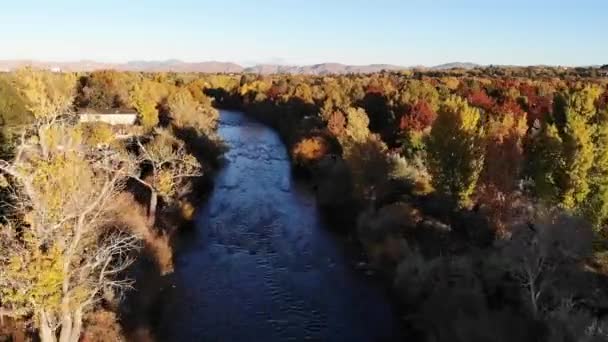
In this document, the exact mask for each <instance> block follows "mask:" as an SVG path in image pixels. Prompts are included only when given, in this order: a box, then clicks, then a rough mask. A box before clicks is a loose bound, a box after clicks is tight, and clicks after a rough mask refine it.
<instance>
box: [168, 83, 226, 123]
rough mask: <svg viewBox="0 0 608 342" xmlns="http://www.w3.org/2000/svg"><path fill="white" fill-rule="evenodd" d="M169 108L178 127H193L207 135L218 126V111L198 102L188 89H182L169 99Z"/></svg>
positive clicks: (209, 104) (209, 105)
mask: <svg viewBox="0 0 608 342" xmlns="http://www.w3.org/2000/svg"><path fill="white" fill-rule="evenodd" d="M167 107H168V108H169V112H170V114H171V119H173V124H174V125H175V126H177V127H182V128H184V127H193V128H196V129H197V130H199V131H202V132H204V133H206V134H211V133H212V132H213V131H214V130H215V127H216V125H217V120H218V118H219V113H218V111H217V110H216V109H215V108H213V107H211V103H210V102H209V103H207V105H204V104H201V103H200V102H198V101H196V100H195V99H194V97H193V96H192V94H191V92H190V91H188V89H185V88H180V89H177V90H176V91H174V92H173V93H172V94H171V95H169V97H168V98H167Z"/></svg>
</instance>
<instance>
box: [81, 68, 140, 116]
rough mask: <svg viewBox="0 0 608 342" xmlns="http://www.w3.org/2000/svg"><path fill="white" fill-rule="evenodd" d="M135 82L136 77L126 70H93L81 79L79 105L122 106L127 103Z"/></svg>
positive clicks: (105, 107)
mask: <svg viewBox="0 0 608 342" xmlns="http://www.w3.org/2000/svg"><path fill="white" fill-rule="evenodd" d="M136 82H137V79H136V78H135V77H134V76H133V75H132V74H130V73H128V72H121V71H116V70H100V71H93V72H92V73H91V74H90V75H89V76H86V77H85V78H84V79H83V81H82V83H83V84H82V85H81V89H80V93H79V95H78V102H79V105H80V106H82V107H91V108H97V109H109V108H121V107H124V106H125V105H127V104H129V92H130V90H131V88H132V87H133V85H134V84H135V83H136Z"/></svg>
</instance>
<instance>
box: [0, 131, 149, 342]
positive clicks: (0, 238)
mask: <svg viewBox="0 0 608 342" xmlns="http://www.w3.org/2000/svg"><path fill="white" fill-rule="evenodd" d="M133 169H134V168H133V165H132V164H130V163H128V160H126V159H123V158H122V157H121V154H120V153H112V152H111V151H107V150H106V151H100V150H99V149H97V148H89V147H88V146H86V145H83V144H82V137H81V134H80V132H79V130H77V129H74V128H73V127H70V126H66V125H59V124H54V125H51V126H49V125H45V126H42V128H40V129H38V130H37V131H36V133H34V134H33V135H32V136H31V138H30V139H27V140H22V143H21V145H20V146H18V149H17V152H16V153H15V158H14V159H13V160H10V161H7V160H0V172H1V174H2V176H3V177H7V178H9V179H10V181H8V182H6V181H5V182H4V185H5V186H9V187H10V193H12V194H13V197H12V198H11V208H12V210H11V213H10V215H8V216H7V217H6V221H5V222H6V224H4V225H3V226H1V227H0V297H1V299H2V300H1V304H2V306H3V307H2V308H0V311H3V312H4V313H5V314H6V313H9V314H10V315H12V316H15V317H22V318H27V317H32V319H33V323H34V326H35V327H36V328H37V329H38V331H39V336H40V340H41V341H43V342H49V341H50V342H54V341H56V340H57V338H59V341H61V342H77V341H79V340H80V336H81V333H82V324H83V316H84V315H85V314H86V313H87V312H88V311H90V310H91V309H92V308H93V307H94V305H95V304H96V303H97V302H98V301H99V300H100V299H101V297H102V295H103V294H104V293H115V292H116V291H117V290H120V289H122V288H124V287H125V286H128V285H129V282H128V281H125V280H124V279H121V278H120V273H121V272H122V271H123V270H124V269H125V268H126V267H127V266H128V265H129V264H130V263H131V261H132V258H131V256H132V254H131V251H132V250H134V249H136V248H138V238H136V237H135V236H134V235H132V234H131V233H129V232H127V231H125V230H121V229H118V228H117V227H119V226H120V225H119V224H118V222H116V219H115V218H116V214H115V211H116V210H118V208H116V207H114V204H115V203H116V198H117V195H118V193H119V192H120V191H121V189H122V185H123V182H122V180H124V179H125V177H127V176H128V175H129V174H130V173H131V172H132V170H133Z"/></svg>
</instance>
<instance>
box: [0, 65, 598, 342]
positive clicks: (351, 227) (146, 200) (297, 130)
mask: <svg viewBox="0 0 608 342" xmlns="http://www.w3.org/2000/svg"><path fill="white" fill-rule="evenodd" d="M594 70H595V69H591V68H589V69H558V68H496V67H488V68H478V69H473V70H449V71H443V72H417V71H405V72H381V73H376V74H370V75H354V74H353V75H341V76H337V75H325V76H306V75H268V76H260V75H253V74H244V75H222V74H217V75H215V74H214V75H201V74H139V73H121V72H114V71H99V72H93V73H89V74H82V75H75V74H60V73H50V72H46V71H37V70H30V69H24V70H20V71H18V72H15V73H11V74H6V75H2V79H1V80H0V114H2V123H3V134H2V139H3V158H2V163H1V164H0V166H1V168H0V169H1V170H2V174H3V178H2V184H3V187H2V196H3V200H4V202H5V203H6V205H5V206H4V207H3V208H2V210H3V221H2V236H1V238H0V247H1V249H0V275H1V277H0V308H1V309H0V310H1V311H0V317H5V318H7V319H8V320H9V321H10V323H9V324H13V325H24V326H25V327H26V328H27V331H29V332H35V333H36V334H38V335H39V337H40V339H41V340H43V341H54V340H61V341H77V340H79V339H80V338H81V337H82V336H86V338H87V340H95V338H97V339H103V338H104V337H105V338H107V336H108V335H107V334H108V332H107V331H108V329H109V327H99V326H97V325H96V324H98V323H99V322H108V321H109V322H110V323H112V322H114V321H115V320H116V319H117V318H116V315H115V313H114V311H113V309H112V308H115V307H116V305H117V302H118V299H119V298H120V293H121V291H122V290H124V289H125V287H128V286H130V285H132V284H131V283H129V282H128V281H127V280H126V279H127V278H126V277H125V269H127V267H128V266H129V264H130V263H132V262H133V260H134V258H137V257H138V256H139V255H140V252H139V251H140V250H142V248H141V247H142V246H143V247H144V248H143V251H144V253H143V255H149V256H150V257H151V258H152V259H153V260H155V261H156V263H157V265H158V271H159V272H160V273H167V272H171V266H172V261H171V260H172V259H171V255H172V251H171V243H170V242H171V241H170V240H171V236H172V232H173V231H174V227H177V226H180V225H181V223H180V222H182V221H183V220H184V219H188V218H189V217H192V214H193V210H194V209H193V208H194V206H195V204H194V198H196V197H195V196H192V194H193V190H192V189H193V187H195V186H196V181H195V180H196V179H197V178H198V177H200V176H201V175H206V174H208V173H209V171H210V169H211V168H212V166H213V164H214V161H215V159H216V158H217V156H218V155H219V154H221V150H222V149H221V143H220V142H218V141H217V138H216V136H215V134H214V129H215V125H216V120H217V111H216V110H215V109H213V108H212V106H211V103H212V102H211V99H210V98H213V99H214V100H215V105H216V106H220V107H226V108H238V109H242V110H244V111H245V112H246V113H247V114H248V115H251V116H253V117H255V118H257V119H259V120H261V121H263V122H266V123H267V124H269V125H271V126H272V127H274V128H276V129H277V131H278V132H279V133H280V134H281V136H282V138H283V140H284V142H285V144H286V145H287V146H288V147H289V149H290V154H291V157H292V162H293V164H294V166H295V167H296V169H297V170H298V172H299V174H301V175H302V176H303V177H306V178H308V179H310V181H311V184H312V186H313V187H314V189H315V191H316V195H317V198H318V203H319V205H320V206H321V207H322V208H323V209H324V211H325V213H326V214H327V216H328V218H329V219H330V220H331V222H332V226H333V227H335V228H336V229H337V230H341V231H343V232H345V233H346V234H350V235H352V236H354V237H356V238H357V239H358V241H360V243H361V246H362V247H363V249H364V250H365V252H366V255H367V257H368V259H369V267H370V268H374V269H376V270H378V271H380V272H381V273H382V274H383V275H384V276H385V277H386V279H388V281H389V282H390V284H391V285H392V287H393V289H394V298H395V302H396V303H398V304H399V306H400V307H401V313H402V315H403V321H404V326H405V329H406V330H407V331H408V333H409V334H410V335H411V336H413V337H415V338H417V339H418V340H428V341H511V340H520V341H538V340H546V341H595V340H604V339H605V338H606V337H607V329H608V326H607V321H606V319H605V317H604V316H605V313H606V312H608V311H607V309H608V301H607V300H608V297H607V293H606V285H607V283H606V272H607V271H608V269H607V266H606V259H607V256H608V255H607V254H606V235H605V225H606V220H607V219H608V183H607V182H608V174H607V173H608V140H607V137H608V133H607V132H608V131H607V129H608V121H607V120H608V89H607V82H606V79H602V78H599V77H597V75H596V74H594ZM84 107H92V108H99V109H108V108H114V109H116V108H132V109H135V110H136V111H137V112H138V125H137V126H135V127H128V128H126V129H128V130H129V131H130V132H131V133H130V134H129V135H130V138H128V139H126V140H124V141H122V140H117V139H115V136H116V135H115V134H114V132H112V130H111V129H110V127H107V126H105V125H102V124H93V125H91V124H86V125H84V124H79V123H78V122H77V120H76V117H75V116H74V114H72V113H74V112H75V111H76V109H77V108H84ZM194 192H195V191H194ZM353 213H356V215H353ZM134 286H135V287H137V284H135V285H134ZM439 308H441V309H439ZM102 316H103V317H105V318H104V319H102V318H100V317H102ZM4 325H5V326H6V323H4ZM110 326H112V327H113V328H112V329H113V330H112V331H113V332H114V333H115V334H117V337H116V338H120V334H121V332H120V329H119V325H117V324H115V323H114V324H110ZM14 331H19V328H18V327H17V328H16V329H14ZM96 334H97V337H95V335H96ZM99 334H102V335H99ZM103 334H105V335H103Z"/></svg>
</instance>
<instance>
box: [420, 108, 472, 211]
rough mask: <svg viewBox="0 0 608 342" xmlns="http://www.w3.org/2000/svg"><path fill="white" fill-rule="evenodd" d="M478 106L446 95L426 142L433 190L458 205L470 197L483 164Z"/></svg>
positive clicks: (464, 202)
mask: <svg viewBox="0 0 608 342" xmlns="http://www.w3.org/2000/svg"><path fill="white" fill-rule="evenodd" d="M480 118H481V114H480V112H479V110H478V109H476V108H473V107H470V106H469V105H468V103H467V101H465V100H464V99H462V98H460V97H456V96H452V97H450V98H448V99H447V100H446V101H445V103H443V104H442V105H441V107H440V109H439V112H438V117H437V119H436V120H435V122H434V124H433V126H432V128H431V132H430V134H429V136H428V141H427V151H428V153H427V162H428V165H429V170H430V172H431V174H432V176H433V185H434V187H435V189H437V190H438V191H440V192H443V193H445V194H448V195H450V196H451V197H452V198H453V199H454V200H456V201H457V202H458V204H459V205H460V206H466V205H468V204H470V197H471V195H472V194H473V192H474V191H475V186H476V185H477V181H478V179H479V175H480V173H481V170H482V168H483V163H484V148H483V130H482V127H481V122H480Z"/></svg>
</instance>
